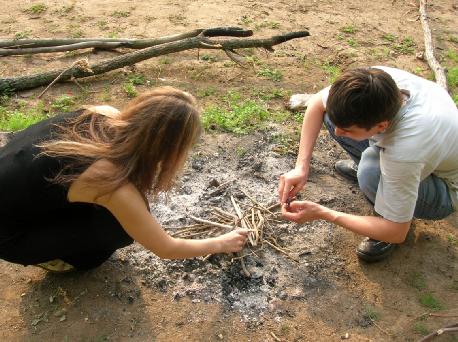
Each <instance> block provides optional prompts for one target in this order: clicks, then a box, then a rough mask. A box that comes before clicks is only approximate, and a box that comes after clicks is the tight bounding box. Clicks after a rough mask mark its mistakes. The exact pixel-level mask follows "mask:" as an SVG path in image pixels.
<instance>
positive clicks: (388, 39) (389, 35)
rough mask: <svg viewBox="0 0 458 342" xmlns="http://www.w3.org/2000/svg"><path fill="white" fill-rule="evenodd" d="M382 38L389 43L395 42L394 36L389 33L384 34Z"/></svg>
mask: <svg viewBox="0 0 458 342" xmlns="http://www.w3.org/2000/svg"><path fill="white" fill-rule="evenodd" d="M382 38H383V39H384V40H386V41H387V42H390V43H394V42H395V41H396V36H395V35H394V34H391V33H387V34H384V35H383V36H382Z"/></svg>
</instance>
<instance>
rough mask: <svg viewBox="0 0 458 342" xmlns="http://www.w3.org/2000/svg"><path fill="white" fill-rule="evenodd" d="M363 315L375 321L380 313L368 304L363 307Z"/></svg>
mask: <svg viewBox="0 0 458 342" xmlns="http://www.w3.org/2000/svg"><path fill="white" fill-rule="evenodd" d="M363 317H364V318H366V319H369V320H371V321H377V320H378V319H379V318H380V314H379V313H378V312H377V311H376V310H375V308H373V307H372V306H370V305H366V306H365V307H364V313H363Z"/></svg>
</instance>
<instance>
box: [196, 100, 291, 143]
mask: <svg viewBox="0 0 458 342" xmlns="http://www.w3.org/2000/svg"><path fill="white" fill-rule="evenodd" d="M223 101H224V104H222V105H211V106H209V107H207V108H206V109H205V110H204V111H203V114H202V124H203V126H204V128H205V129H207V130H218V131H224V132H231V133H236V134H247V133H250V132H252V131H255V130H263V129H265V128H266V126H267V125H266V124H267V123H268V122H281V123H283V122H286V121H288V120H290V119H291V114H290V113H289V112H287V111H275V110H270V108H269V106H268V105H267V103H265V102H264V101H262V100H259V99H257V100H253V99H242V97H241V95H240V94H239V93H237V92H229V93H228V94H227V95H226V96H225V97H223Z"/></svg>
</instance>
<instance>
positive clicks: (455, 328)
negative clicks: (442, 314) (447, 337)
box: [419, 323, 458, 342]
mask: <svg viewBox="0 0 458 342" xmlns="http://www.w3.org/2000/svg"><path fill="white" fill-rule="evenodd" d="M456 331H458V323H455V324H452V325H448V326H446V327H444V328H441V329H438V330H436V331H435V332H433V333H431V334H429V335H427V336H425V337H424V338H422V339H421V340H420V341H419V342H427V341H431V340H432V339H434V338H435V337H436V336H439V335H442V334H443V333H447V332H456Z"/></svg>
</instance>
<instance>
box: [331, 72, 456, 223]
mask: <svg viewBox="0 0 458 342" xmlns="http://www.w3.org/2000/svg"><path fill="white" fill-rule="evenodd" d="M375 68H377V69H381V70H383V71H385V72H387V73H388V74H389V75H390V76H391V77H392V78H393V80H394V81H395V82H396V84H397V86H398V88H399V89H405V90H408V91H409V92H410V97H409V98H408V99H407V100H406V103H405V104H404V105H403V106H402V107H401V109H400V111H399V112H398V113H397V114H396V116H395V118H394V119H393V120H392V121H391V123H390V126H389V127H388V129H387V130H386V131H385V132H384V133H381V134H377V135H375V136H373V137H372V138H371V140H373V141H371V143H374V144H375V145H376V146H378V147H380V148H381V151H380V170H381V175H380V182H379V185H378V189H377V195H376V198H375V206H374V209H375V211H376V212H377V213H378V214H380V215H381V216H382V217H384V218H386V219H388V220H390V221H393V222H400V223H401V222H407V221H410V220H411V219H412V217H413V214H414V210H415V205H416V202H417V197H418V187H419V184H420V182H421V181H422V180H423V179H425V178H426V177H428V176H429V175H430V174H432V173H433V174H434V175H436V176H437V177H440V178H442V179H443V180H444V181H445V182H446V183H447V185H448V188H449V192H450V196H451V198H452V201H453V205H454V207H455V208H457V207H458V109H457V108H456V105H455V103H454V102H453V100H452V99H451V97H450V95H449V94H448V93H447V92H446V91H445V90H444V89H443V88H442V87H440V86H439V85H437V84H436V83H434V82H431V81H428V80H425V79H423V78H421V77H418V76H415V75H413V74H410V73H408V72H406V71H403V70H399V69H395V68H389V67H382V66H377V67H375ZM322 94H323V103H324V105H325V106H326V101H327V98H328V95H329V87H328V88H326V89H324V90H322Z"/></svg>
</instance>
